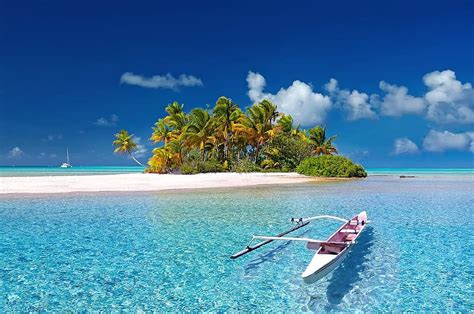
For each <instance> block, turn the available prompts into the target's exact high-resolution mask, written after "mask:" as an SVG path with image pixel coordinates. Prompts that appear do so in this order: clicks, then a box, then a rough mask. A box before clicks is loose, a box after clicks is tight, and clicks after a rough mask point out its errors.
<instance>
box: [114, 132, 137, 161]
mask: <svg viewBox="0 0 474 314" xmlns="http://www.w3.org/2000/svg"><path fill="white" fill-rule="evenodd" d="M133 137H134V135H133V134H129V133H128V131H126V130H121V131H120V132H118V133H116V134H115V141H113V142H112V145H114V146H115V150H114V153H119V154H128V155H130V157H131V158H132V159H133V160H134V161H135V162H136V163H137V164H139V165H140V166H142V167H145V166H144V165H143V164H142V163H141V162H139V161H138V160H137V159H136V158H135V157H134V156H133V154H132V153H133V152H134V151H135V150H136V149H137V146H138V145H137V143H136V142H135V141H134V139H133Z"/></svg>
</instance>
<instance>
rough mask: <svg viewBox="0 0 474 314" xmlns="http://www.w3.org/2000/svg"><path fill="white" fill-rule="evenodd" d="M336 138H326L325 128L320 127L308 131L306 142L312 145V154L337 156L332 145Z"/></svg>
mask: <svg viewBox="0 0 474 314" xmlns="http://www.w3.org/2000/svg"><path fill="white" fill-rule="evenodd" d="M335 139H336V136H331V137H330V138H326V127H322V126H320V125H318V126H316V127H314V128H312V129H310V130H309V131H308V141H309V142H310V143H311V145H313V153H314V154H316V155H317V156H319V155H334V154H337V149H336V147H334V145H333V141H334V140H335Z"/></svg>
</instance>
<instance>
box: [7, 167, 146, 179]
mask: <svg viewBox="0 0 474 314" xmlns="http://www.w3.org/2000/svg"><path fill="white" fill-rule="evenodd" d="M144 169H145V168H143V167H139V166H130V167H128V166H127V167H126V166H78V167H72V168H61V167H33V166H32V167H2V166H0V177H38V176H77V175H91V174H93V175H97V174H119V173H137V172H138V173H139V172H143V171H144Z"/></svg>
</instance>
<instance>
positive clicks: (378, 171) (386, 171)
mask: <svg viewBox="0 0 474 314" xmlns="http://www.w3.org/2000/svg"><path fill="white" fill-rule="evenodd" d="M366 170H367V174H368V175H369V176H370V175H415V176H453V177H457V176H474V168H367V169H366Z"/></svg>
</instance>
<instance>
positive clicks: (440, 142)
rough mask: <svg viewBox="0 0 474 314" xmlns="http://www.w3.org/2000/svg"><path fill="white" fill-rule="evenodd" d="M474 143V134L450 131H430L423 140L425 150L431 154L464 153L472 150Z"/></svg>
mask: <svg viewBox="0 0 474 314" xmlns="http://www.w3.org/2000/svg"><path fill="white" fill-rule="evenodd" d="M473 142H474V132H464V133H451V132H448V131H442V132H441V131H435V130H430V131H429V132H428V134H427V135H426V137H425V139H424V140H423V148H424V149H425V150H427V151H430V152H444V151H447V150H460V151H464V150H471V149H472V146H473ZM471 151H472V150H471Z"/></svg>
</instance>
